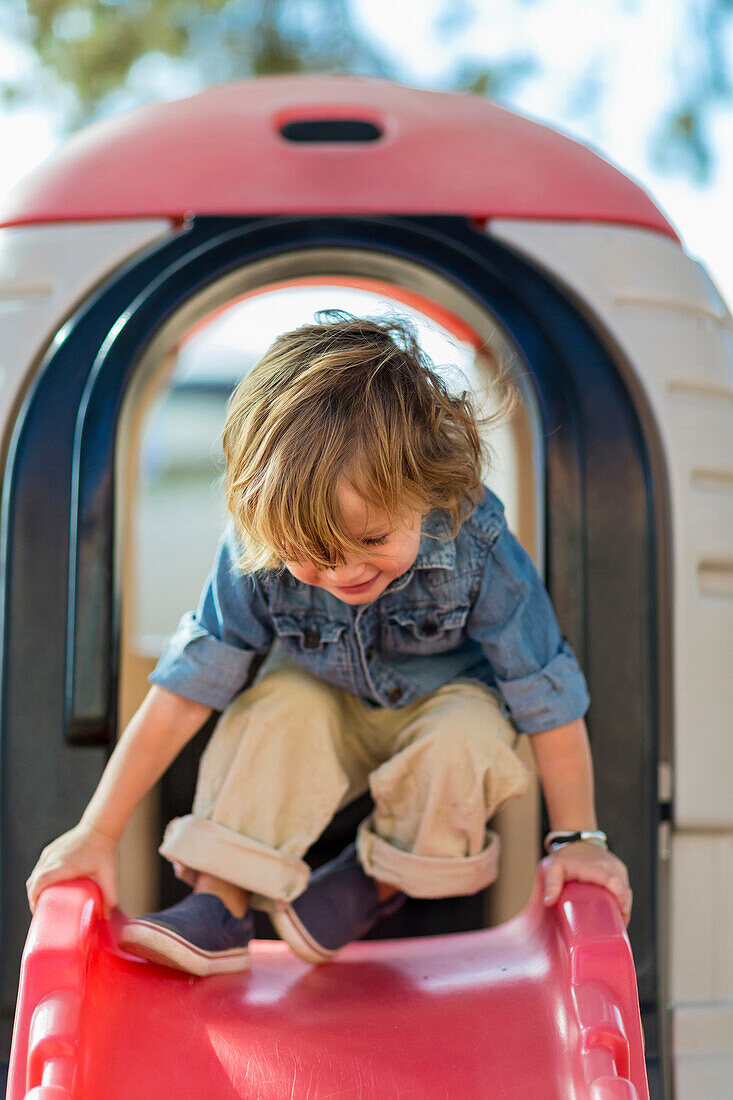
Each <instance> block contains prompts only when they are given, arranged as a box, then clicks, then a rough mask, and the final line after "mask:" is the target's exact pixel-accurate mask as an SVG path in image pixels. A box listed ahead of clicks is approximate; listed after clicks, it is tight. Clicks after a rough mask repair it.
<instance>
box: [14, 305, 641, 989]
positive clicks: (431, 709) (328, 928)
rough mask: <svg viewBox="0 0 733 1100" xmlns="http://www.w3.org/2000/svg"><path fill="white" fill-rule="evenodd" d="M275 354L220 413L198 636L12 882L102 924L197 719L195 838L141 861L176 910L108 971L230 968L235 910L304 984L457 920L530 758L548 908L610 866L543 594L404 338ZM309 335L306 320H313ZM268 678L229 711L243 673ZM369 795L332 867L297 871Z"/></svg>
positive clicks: (606, 881) (182, 833) (611, 883)
mask: <svg viewBox="0 0 733 1100" xmlns="http://www.w3.org/2000/svg"><path fill="white" fill-rule="evenodd" d="M327 315H328V316H331V317H332V318H335V319H332V320H331V321H329V322H328V323H319V324H315V325H304V326H302V327H301V328H299V329H296V330H294V331H293V332H289V333H284V334H282V335H281V336H280V337H278V339H277V340H276V341H275V342H274V344H273V345H272V346H271V347H270V348H269V349H268V351H267V352H266V353H265V355H264V356H263V357H262V359H261V360H260V361H259V363H257V364H256V366H255V367H254V368H253V369H252V371H251V372H250V373H249V374H248V375H247V376H246V378H245V379H244V380H243V381H242V383H241V384H240V386H239V387H238V388H237V390H236V391H235V393H234V394H233V396H232V399H231V401H230V404H229V407H228V410H227V418H226V424H225V427H224V436H223V441H224V455H225V459H226V492H227V503H228V507H229V511H230V513H231V516H232V523H231V525H230V526H229V528H228V529H227V531H226V532H225V534H224V536H223V538H222V540H221V542H220V545H219V550H218V553H217V558H216V562H215V565H214V568H213V570H212V573H211V575H210V577H209V580H208V583H207V585H206V587H205V589H204V592H203V594H202V597H201V601H200V603H199V606H198V608H197V610H196V612H195V613H191V614H188V615H186V616H184V618H183V619H182V620H181V623H180V625H179V628H178V630H177V632H176V634H175V635H174V636H173V638H172V639H171V641H170V643H169V645H168V648H167V649H166V652H165V653H164V654H163V657H162V658H161V660H160V662H159V663H158V666H157V667H156V669H155V671H154V672H153V674H152V676H151V682H152V684H153V686H152V688H151V691H150V692H149V693H148V695H147V697H146V699H145V701H144V702H143V704H142V706H141V708H140V710H139V711H138V712H137V714H136V715H135V717H134V718H133V720H132V722H131V723H130V725H129V727H128V728H127V730H126V731H125V732H124V734H123V736H122V738H121V739H120V741H119V743H118V745H117V747H116V748H115V751H114V753H113V754H112V756H111V758H110V761H109V763H108V765H107V768H106V769H105V772H104V775H103V776H102V779H101V780H100V783H99V786H98V788H97V790H96V792H95V794H94V795H93V797H92V799H91V801H90V803H89V806H88V807H87V809H86V811H85V813H84V814H83V816H82V820H81V822H80V823H79V824H78V825H77V826H76V827H75V828H74V829H72V830H70V832H68V833H66V834H64V835H63V836H62V837H59V838H58V839H57V840H56V841H54V842H53V844H51V845H49V847H48V848H47V849H45V850H44V852H43V853H42V855H41V858H40V860H39V862H38V865H37V867H36V868H35V870H34V872H33V874H32V875H31V877H30V879H29V882H28V894H29V900H30V903H31V907H32V908H33V906H34V905H35V902H36V899H37V897H38V894H39V893H40V891H41V890H42V889H44V887H46V886H47V885H49V884H50V883H52V882H55V881H58V880H60V879H65V878H71V877H74V876H77V875H88V876H90V877H92V878H94V879H95V880H96V881H97V882H98V883H99V885H100V887H101V889H102V892H103V894H104V897H105V901H106V903H107V904H108V905H113V904H115V903H116V897H117V893H116V883H115V852H116V847H117V843H118V840H119V837H120V835H121V834H122V831H123V829H124V826H125V824H126V822H127V820H128V819H129V816H130V814H131V813H132V811H133V809H134V808H135V806H136V805H137V803H138V802H139V800H140V799H141V798H142V796H143V795H144V794H145V793H146V791H147V790H148V789H149V788H150V787H151V786H152V785H153V783H155V782H156V781H157V779H158V778H159V777H160V775H161V774H162V772H163V771H164V770H165V768H166V767H167V766H168V764H169V763H170V761H171V760H172V759H173V758H174V757H175V756H176V755H177V753H178V752H179V751H180V749H181V748H182V747H183V745H184V744H185V743H186V742H187V741H188V740H189V739H190V738H191V737H192V736H193V735H194V733H195V732H196V731H197V730H198V729H199V728H200V727H201V725H202V724H203V722H204V721H205V720H206V719H207V718H208V717H209V715H210V714H211V712H212V710H221V711H223V714H222V717H221V719H220V721H219V723H218V725H217V727H216V729H215V731H214V734H213V735H212V738H211V740H210V742H209V744H208V746H207V748H206V751H205V753H204V755H203V757H202V761H201V766H200V771H199V780H198V785H197V790H196V798H195V801H194V806H193V812H192V813H191V814H190V815H187V816H185V817H183V818H178V819H176V820H175V821H173V822H171V823H170V824H169V826H168V828H167V830H166V834H165V837H164V840H163V844H162V846H161V849H160V850H161V852H162V854H163V855H165V856H166V857H167V858H168V859H170V860H171V861H172V862H173V864H174V867H175V868H176V872H177V874H178V875H179V876H180V877H181V878H183V879H184V880H185V881H187V882H189V883H190V884H191V885H192V887H193V893H192V894H191V895H189V896H188V897H187V898H185V899H184V900H183V901H182V902H179V903H178V905H176V906H173V907H171V908H170V909H168V910H165V911H164V912H162V913H157V914H155V913H154V914H148V915H146V916H145V917H141V918H138V919H134V920H131V921H128V922H127V924H126V925H125V927H124V929H123V931H122V934H121V938H120V944H121V946H123V947H124V948H125V949H126V950H128V951H132V952H134V953H136V954H139V955H141V956H143V957H145V958H149V959H153V960H155V961H158V962H162V963H165V964H167V965H170V966H174V967H177V968H179V969H183V970H186V971H189V972H190V973H195V974H208V973H217V972H222V971H231V970H242V969H245V968H246V967H247V965H248V963H249V955H248V943H249V940H250V938H251V936H252V930H253V921H252V915H251V907H252V906H253V905H254V906H257V907H264V908H266V909H268V910H269V911H270V913H271V917H272V921H273V924H274V926H275V928H276V930H277V932H278V934H279V935H280V936H281V937H282V938H283V939H284V940H286V942H287V943H288V944H289V945H290V946H291V948H292V949H293V950H294V951H295V952H296V953H297V954H298V955H299V956H301V957H302V958H304V959H306V960H308V961H310V962H322V961H324V960H326V959H328V958H330V957H332V956H333V955H334V954H335V953H336V952H337V951H338V950H339V949H340V948H341V947H343V946H344V945H345V944H346V943H348V942H350V941H351V940H353V939H356V938H358V937H359V936H361V935H363V934H364V933H365V932H366V931H367V930H368V929H369V928H371V927H373V926H374V924H375V923H376V922H377V921H378V920H380V919H381V918H382V917H383V916H385V915H387V914H388V913H391V912H394V910H395V909H396V908H398V907H399V905H401V904H402V902H403V901H404V898H405V896H406V895H411V896H418V897H440V896H447V895H455V894H473V893H476V892H477V891H478V890H480V889H482V888H483V887H485V886H487V885H488V884H489V883H490V882H491V881H493V879H494V878H495V877H496V874H497V856H498V840H497V837H496V836H495V834H493V833H492V832H491V831H489V830H487V829H486V823H487V821H489V820H490V818H491V817H492V816H493V814H494V813H495V812H496V810H497V809H498V808H499V806H501V805H502V804H503V803H504V802H505V801H506V800H507V799H508V798H511V797H513V796H515V795H517V794H520V793H522V791H524V790H525V789H526V787H527V784H528V782H529V776H528V773H527V769H526V768H525V767H524V765H523V764H522V763H521V761H520V760H519V758H518V757H517V756H516V755H515V753H514V752H513V746H514V744H515V741H516V736H517V732H519V733H527V734H529V735H530V737H531V739H532V747H533V751H534V756H535V759H536V762H537V766H538V770H539V774H540V779H541V782H542V786H543V791H544V796H545V801H546V804H547V810H548V815H549V819H550V823H551V829H552V832H551V833H550V834H549V835H548V837H547V838H546V848H547V850H548V852H549V853H550V854H549V857H548V860H547V862H546V866H545V895H546V896H545V903H546V904H548V905H549V904H552V903H553V902H554V901H556V900H557V897H558V896H559V893H560V890H561V888H562V884H563V882H564V881H565V880H566V879H571V878H573V879H581V880H584V881H590V882H596V883H600V884H601V885H603V886H606V887H607V888H608V889H609V890H610V891H611V892H612V893H613V895H614V897H615V898H616V900H617V902H618V904H619V906H620V908H621V911H622V913H623V916H624V920H625V921H626V922H627V923H628V919H629V915H630V909H631V891H630V890H629V887H628V877H627V873H626V868H625V867H624V865H623V864H622V863H621V862H620V861H619V860H618V859H617V858H616V857H615V856H613V855H611V853H609V852H608V851H607V850H606V844H605V836H604V834H603V833H600V832H599V831H598V830H597V823H596V820H595V811H594V801H593V775H592V765H591V759H590V752H589V748H588V740H587V734H586V731H585V725H584V722H583V715H584V713H585V710H586V708H587V705H588V696H587V691H586V687H585V681H584V679H583V675H582V673H581V671H580V669H579V667H578V665H577V662H576V661H575V658H574V656H573V654H572V651H571V650H570V647H569V646H568V645H567V643H566V642H564V641H563V639H562V637H561V635H560V631H559V628H558V625H557V622H556V620H555V616H554V614H553V611H552V608H551V605H550V602H549V599H548V597H547V593H546V592H545V590H544V588H543V586H542V583H541V581H540V579H539V577H538V575H537V573H536V571H535V569H534V567H533V566H532V563H531V562H530V560H529V558H528V556H527V555H526V554H525V553H524V551H523V550H522V549H521V547H520V546H519V544H518V543H517V542H516V540H515V539H514V538H513V536H512V535H511V534H510V532H509V530H508V528H507V525H506V521H505V518H504V512H503V507H502V505H501V502H500V501H499V500H498V499H497V498H496V497H495V496H494V495H493V494H492V493H491V492H490V491H489V490H488V489H486V488H485V486H483V485H482V483H481V468H482V459H483V448H482V442H481V438H480V435H479V424H478V420H477V416H476V414H475V412H474V410H473V407H472V405H471V402H470V400H469V398H468V395H467V394H462V395H460V396H452V395H450V394H449V393H448V392H447V390H446V388H445V386H444V384H443V383H442V381H441V380H440V378H439V377H438V376H437V375H436V374H435V372H434V371H433V370H432V369H431V364H430V363H429V361H428V360H426V358H425V356H424V355H423V353H422V352H421V350H420V348H419V346H418V344H417V341H416V338H415V336H414V334H413V332H412V331H411V329H410V328H409V326H407V325H406V324H401V323H399V322H392V323H388V322H377V321H372V320H364V319H357V318H353V317H349V316H347V315H344V314H341V313H338V312H337V311H330V312H329V313H328V314H327ZM319 316H320V315H319ZM275 640H277V641H278V643H279V651H280V655H281V662H280V666H279V667H278V666H277V665H275V667H274V668H273V667H272V666H271V667H270V668H269V669H266V670H265V669H263V675H262V677H261V678H260V679H259V680H257V681H255V682H254V683H253V684H252V685H251V686H249V687H247V688H246V689H245V690H244V691H242V686H243V684H245V683H246V682H248V679H249V678H250V676H251V672H252V670H253V666H254V664H255V662H256V661H257V660H258V658H259V656H260V655H265V654H267V653H268V652H269V651H270V649H271V647H272V645H273V642H274V641H275ZM367 788H369V789H370V790H371V794H372V796H373V799H374V804H375V809H374V813H373V814H372V815H371V816H370V817H369V818H368V819H367V820H365V821H364V822H362V824H361V826H360V828H359V832H358V838H357V843H356V844H355V845H350V846H349V847H348V848H347V849H346V850H345V851H344V852H343V853H342V854H341V856H339V857H338V858H337V859H335V860H332V861H331V862H330V863H328V864H326V866H325V867H322V868H320V869H319V870H318V871H317V872H315V873H314V874H313V875H311V874H310V871H309V868H308V866H307V864H306V863H305V862H304V861H303V858H302V857H303V855H304V853H305V852H306V851H307V850H308V848H309V847H310V845H311V844H312V843H313V841H314V840H315V839H316V838H317V837H318V836H319V835H320V833H321V832H322V831H323V829H324V828H325V827H326V825H327V824H328V822H329V820H330V819H331V817H332V816H333V814H334V813H335V812H336V811H337V810H338V809H339V808H340V807H341V806H344V805H345V804H347V803H348V802H349V801H351V800H352V799H353V798H354V797H356V796H357V795H358V794H360V793H362V792H363V791H365V790H366V789H367Z"/></svg>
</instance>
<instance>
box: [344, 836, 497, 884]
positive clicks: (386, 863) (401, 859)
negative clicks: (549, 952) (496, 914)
mask: <svg viewBox="0 0 733 1100" xmlns="http://www.w3.org/2000/svg"><path fill="white" fill-rule="evenodd" d="M499 848H500V841H499V837H498V836H497V834H496V833H494V832H492V831H491V829H487V830H486V834H485V842H484V847H483V849H482V850H481V851H480V852H479V853H478V855H475V856H456V857H452V856H446V857H443V856H416V855H413V854H412V853H411V852H404V851H402V849H401V848H396V847H395V846H394V844H390V843H389V841H387V840H384V839H383V838H382V837H380V836H378V835H377V834H376V833H375V832H374V830H373V828H372V819H371V817H368V818H366V820H365V821H362V823H361V825H360V826H359V832H358V835H357V851H358V854H359V859H360V861H361V864H362V866H363V868H364V870H365V871H366V873H367V874H368V875H370V876H371V877H372V878H375V879H377V880H378V881H379V882H385V883H388V884H389V885H390V886H396V887H397V888H398V889H399V890H402V891H403V892H404V893H405V894H407V895H408V896H409V897H411V898H450V897H458V896H462V895H464V894H476V893H478V891H479V890H483V889H484V887H485V886H488V885H489V884H490V883H492V882H494V880H495V879H496V877H497V875H498V873H499Z"/></svg>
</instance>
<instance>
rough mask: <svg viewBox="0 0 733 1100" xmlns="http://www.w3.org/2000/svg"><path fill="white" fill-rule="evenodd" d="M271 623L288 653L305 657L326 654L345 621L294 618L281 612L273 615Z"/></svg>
mask: <svg viewBox="0 0 733 1100" xmlns="http://www.w3.org/2000/svg"><path fill="white" fill-rule="evenodd" d="M272 625H273V626H274V628H275V633H276V634H277V636H278V638H279V639H280V641H281V643H282V645H283V647H284V648H285V649H286V650H287V651H288V652H289V653H295V654H298V655H302V656H305V657H307V656H308V655H311V656H314V657H315V656H318V655H319V654H320V655H325V654H327V653H328V652H329V650H331V648H332V647H333V646H334V645H336V644H337V643H338V641H339V638H340V637H341V635H342V634H343V633H344V631H345V630H346V624H345V623H334V622H329V621H328V620H327V619H305V620H303V619H296V618H294V617H293V616H292V615H283V614H275V615H273V616H272Z"/></svg>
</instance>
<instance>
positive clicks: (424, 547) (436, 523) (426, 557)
mask: <svg viewBox="0 0 733 1100" xmlns="http://www.w3.org/2000/svg"><path fill="white" fill-rule="evenodd" d="M452 526H453V525H452V523H451V521H450V519H449V517H448V515H447V513H446V512H443V511H441V510H440V509H438V508H433V510H432V512H428V514H427V515H426V516H425V517H424V519H423V522H422V534H421V536H420V547H419V549H418V552H417V556H416V558H415V561H414V564H413V569H453V567H454V566H455V564H456V547H455V541H454V539H452V538H451V537H450V533H451V530H452ZM431 536H432V537H431ZM436 536H438V537H436Z"/></svg>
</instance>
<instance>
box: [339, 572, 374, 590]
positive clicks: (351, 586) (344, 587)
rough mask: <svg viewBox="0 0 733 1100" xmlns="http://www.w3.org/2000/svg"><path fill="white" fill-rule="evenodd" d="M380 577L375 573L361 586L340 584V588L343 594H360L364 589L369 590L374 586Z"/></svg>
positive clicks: (361, 583) (362, 582)
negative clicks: (368, 588) (369, 587)
mask: <svg viewBox="0 0 733 1100" xmlns="http://www.w3.org/2000/svg"><path fill="white" fill-rule="evenodd" d="M378 576H379V574H378V573H375V574H374V576H373V577H370V578H369V580H368V581H361V582H360V583H359V584H340V585H339V586H338V587H339V590H340V591H341V592H360V591H361V590H362V588H367V587H368V586H369V585H370V584H372V583H373V582H374V581H375V580H376V579H377V577H378Z"/></svg>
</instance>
